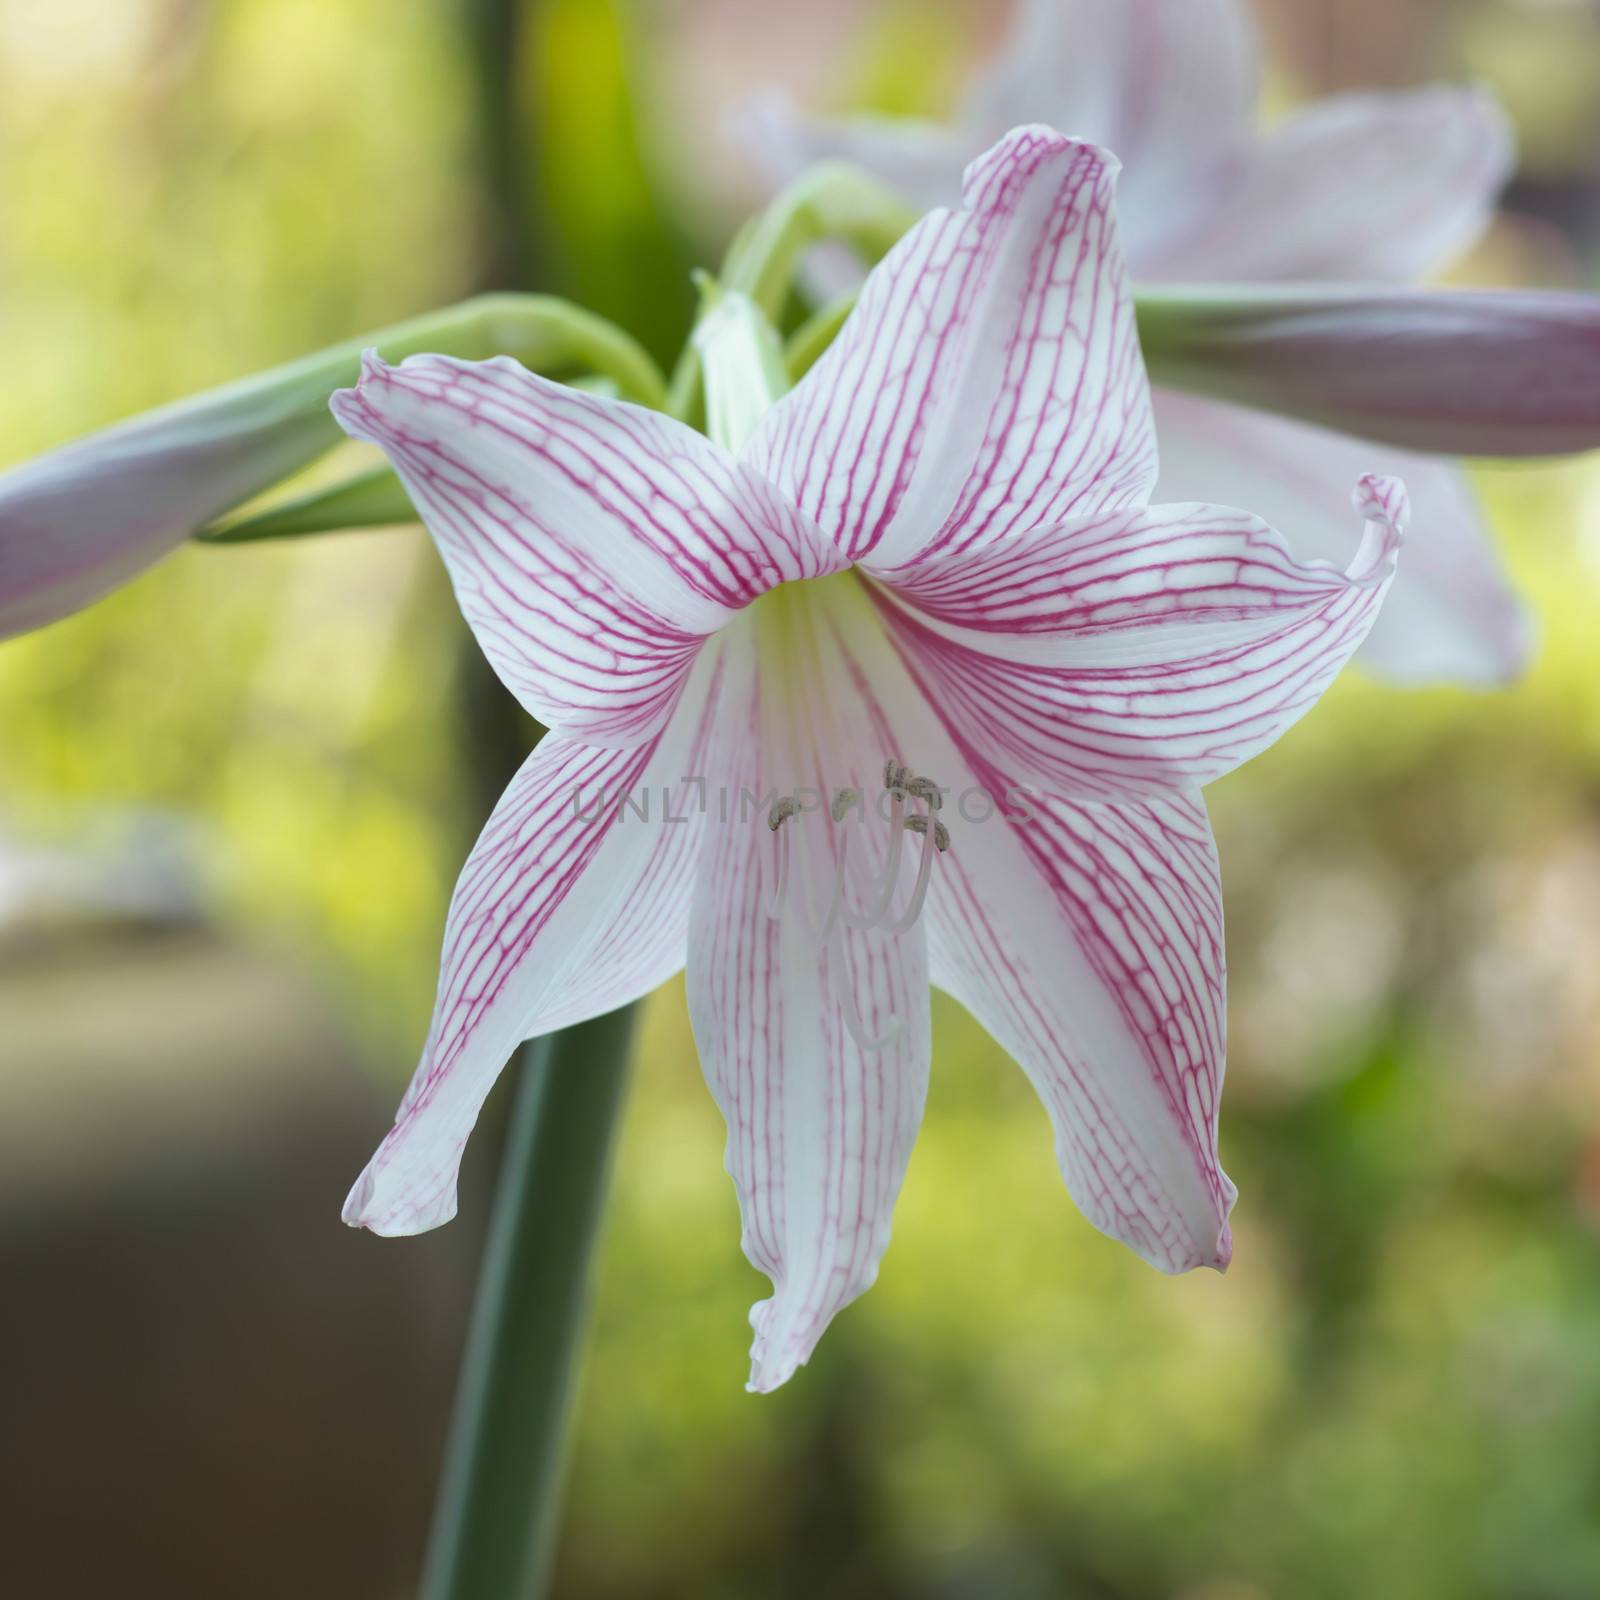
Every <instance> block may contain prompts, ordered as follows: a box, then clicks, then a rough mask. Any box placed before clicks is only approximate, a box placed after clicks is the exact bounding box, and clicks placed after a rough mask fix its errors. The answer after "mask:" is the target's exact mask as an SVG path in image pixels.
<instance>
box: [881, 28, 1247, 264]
mask: <svg viewBox="0 0 1600 1600" xmlns="http://www.w3.org/2000/svg"><path fill="white" fill-rule="evenodd" d="M1259 93H1260V63H1259V60H1258V50H1257V41H1256V33H1255V28H1254V25H1253V22H1252V19H1251V17H1250V14H1249V10H1248V8H1247V7H1246V6H1243V5H1241V4H1240V3H1239V0H1019V3H1018V4H1017V6H1016V8H1015V20H1014V22H1013V23H1012V26H1011V29H1010V32H1009V33H1008V35H1007V37H1006V41H1005V43H1004V44H1003V45H1002V46H1001V49H1000V53H999V55H998V56H997V57H996V58H995V60H994V62H993V63H992V64H991V65H990V66H989V68H988V69H987V70H986V71H985V72H984V73H982V74H981V75H980V76H979V77H978V78H977V80H976V81H975V82H974V85H973V87H972V90H971V92H970V94H969V96H968V99H967V105H966V108H965V120H966V121H967V123H968V125H969V126H971V127H972V128H973V130H974V133H975V134H976V135H977V137H978V138H982V139H992V138H996V137H998V136H999V134H1000V133H1001V132H1002V131H1003V130H1004V129H1006V128H1008V127H1010V126H1011V125H1012V124H1013V123H1015V122H1017V121H1018V120H1020V119H1023V118H1033V119H1037V120H1038V121H1040V122H1048V123H1050V124H1051V125H1052V126H1054V127H1058V128H1060V129H1062V130H1063V132H1066V133H1069V134H1071V135H1072V136H1073V137H1074V138H1078V139H1087V140H1088V141H1089V142H1090V143H1092V144H1098V145H1103V146H1104V147H1105V148H1106V149H1108V150H1114V151H1116V153H1117V157H1118V159H1119V160H1120V161H1121V162H1122V163H1123V166H1124V168H1125V176H1124V178H1123V181H1122V185H1121V194H1120V197H1119V203H1118V211H1119V213H1120V214H1121V217H1122V225H1123V241H1124V247H1125V249H1126V251H1127V255H1128V260H1129V261H1130V263H1132V265H1133V267H1134V269H1135V271H1138V270H1139V266H1140V262H1141V260H1142V259H1143V258H1144V257H1145V256H1146V255H1149V254H1150V253H1151V252H1152V251H1153V250H1154V249H1156V248H1158V247H1159V243H1160V241H1161V239H1162V238H1163V237H1164V236H1165V235H1167V234H1168V233H1169V232H1171V231H1172V229H1173V226H1174V223H1175V222H1176V221H1177V220H1178V219H1181V218H1184V217H1187V216H1189V215H1190V214H1191V213H1192V211H1193V210H1194V209H1195V206H1196V201H1197V195H1196V186H1197V184H1199V183H1201V182H1203V180H1205V179H1207V178H1209V177H1210V176H1211V175H1212V174H1214V173H1215V172H1216V170H1217V169H1218V167H1219V166H1221V165H1222V164H1223V163H1225V162H1226V161H1228V160H1229V159H1230V158H1232V157H1234V156H1235V155H1236V154H1237V153H1238V152H1239V151H1240V150H1241V149H1242V148H1243V147H1245V146H1246V145H1247V144H1248V142H1249V140H1250V137H1251V132H1252V129H1253V126H1254V122H1255V111H1256V101H1257V98H1258V96H1259ZM871 170H873V171H875V172H882V171H883V169H882V168H879V167H876V166H873V167H872V168H871ZM891 181H892V180H891Z"/></svg>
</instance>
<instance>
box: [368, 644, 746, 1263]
mask: <svg viewBox="0 0 1600 1600" xmlns="http://www.w3.org/2000/svg"><path fill="white" fill-rule="evenodd" d="M721 681H722V680H721V675H720V663H719V660H718V650H717V647H716V646H715V645H713V646H711V647H709V648H708V649H707V650H706V651H705V652H704V653H703V655H702V657H701V660H700V662H699V663H697V667H696V674H695V677H694V678H693V680H692V681H691V683H690V685H689V688H688V691H687V692H686V694H685V696H684V699H683V701H682V703H681V705H680V708H679V711H678V713H677V715H676V716H675V717H674V718H673V720H672V722H671V723H670V724H669V726H668V728H667V730H666V732H665V733H664V734H663V735H662V736H661V737H660V738H658V739H656V740H652V741H651V742H650V743H649V744H647V745H644V746H641V747H638V748H633V749H626V750H608V749H602V748H599V747H596V746H591V745H585V744H581V743H579V742H577V741H576V740H574V739H571V738H569V737H568V736H566V735H564V734H560V733H549V734H546V735H545V737H544V738H543V739H542V740H541V741H540V743H539V745H538V747H537V748H536V749H535V750H534V752H533V754H532V755H531V756H529V757H528V759H527V761H526V762H525V763H524V764H523V767H522V770H521V771H520V772H519V773H518V774H517V776H516V777H515V778H513V779H512V780H511V784H510V786H509V787H508V788H507V790H506V792H505V794H504V795H503V796H502V797H501V799H500V802H499V804H498V805H497V806H496V807H495V810H494V814H493V816H491V817H490V819H489V822H488V825H487V826H486V827H485V828H484V830H483V834H482V836H481V837H480V838H479V840H478V842H477V844H476V845H475V846H474V847H473V850H472V854H471V855H470V856H469V857H468V860H467V864H466V866H465V867H464V868H463V869H462V872H461V877H460V880H459V881H458V882H457V884H456V889H455V894H454V896H453V897H452V900H451V903H450V915H449V918H448V920H447V922H446V925H445V937H444V954H443V959H442V962H441V966H440V973H439V993H438V998H437V999H436V1001H435V1003H434V1014H433V1022H432V1024H431V1025H430V1027H429V1031H428V1042H427V1046H426V1048H425V1049H424V1050H423V1053H422V1060H421V1062H420V1064H419V1065H418V1067H417V1071H416V1074H415V1076H414V1077H413V1078H412V1080H411V1086H410V1088H409V1089H407V1091H406V1094H405V1098H404V1099H403V1100H402V1101H401V1103H400V1110H399V1113H398V1115H397V1117H396V1120H395V1125H394V1127H393V1129H392V1130H391V1131H390V1133H389V1134H388V1136H387V1137H386V1138H385V1139H384V1141H383V1143H382V1144H381V1145H380V1146H379V1148H378V1152H377V1154H376V1155H375V1156H374V1157H373V1158H372V1160H371V1161H370V1162H369V1163H368V1165H367V1168H366V1170H365V1171H364V1172H363V1173H362V1174H361V1176H360V1178H359V1179H357V1181H356V1184H355V1187H354V1188H353V1189H352V1190H351V1191H350V1197H349V1199H348V1200H346V1202H345V1208H344V1220H345V1221H346V1222H348V1223H350V1224H351V1225H352V1226H358V1227H366V1228H370V1229H372V1231H373V1232H374V1233H382V1234H408V1233H420V1232H422V1231H424V1230H425V1229H428V1228H435V1227H438V1226H439V1225H440V1224H441V1223H443V1222H448V1221H449V1220H450V1218H451V1217H453V1216H454V1215H455V1209H456V1174H457V1172H458V1171H459V1169H460V1165H461V1156H462V1152H463V1150H464V1148H465V1146H466V1142H467V1137H468V1135H469V1134H470V1133H471V1132H472V1128H473V1125H474V1124H475V1123H476V1121H477V1119H478V1113H479V1111H480V1110H481V1109H482V1107H483V1102H484V1100H485V1098H486V1097H487V1096H488V1093H489V1090H490V1089H491V1088H492V1087H493V1085H494V1081H495V1079H496V1078H498V1077H499V1075H500V1069H501V1068H502V1067H503V1066H504V1065H505V1062H506V1058H507V1057H508V1056H509V1055H510V1054H511V1052H512V1051H513V1050H514V1049H515V1048H516V1046H517V1045H518V1044H519V1043H520V1042H521V1041H522V1040H524V1039H527V1038H531V1037H533V1036H535V1035H537V1034H542V1033H549V1032H552V1031H553V1030H554V1029H556V1028H560V1027H566V1026H568V1025H570V1024H572V1023H574V1022H581V1021H583V1020H584V1019H586V1018H588V1017H593V1016H600V1015H602V1014H603V1013H605V1012H607V1011H612V1010H615V1009H616V1008H617V1007H618V1006H620V1005H625V1004H626V1003H627V1002H628V1001H630V1000H634V999H637V998H638V996H639V995H641V994H645V993H648V992H649V991H650V990H651V989H653V988H655V987H656V986H657V984H659V983H662V982H664V981H665V980H666V979H667V978H669V977H671V976H672V974H673V973H674V972H676V971H678V970H679V969H680V968H681V967H682V966H683V962H684V955H685V944H686V938H687V927H688V914H689V899H690V891H691V886H692V877H693V871H694V865H695V862H696V860H697V859H698V854H699V850H700V847H701V842H702V840H703V837H704V831H705V819H704V813H703V811H702V810H701V809H700V806H699V805H698V803H697V800H698V798H699V797H698V796H697V795H696V792H695V790H694V788H693V786H692V785H689V784H686V783H685V782H684V779H685V778H686V777H690V776H694V775H695V774H698V773H700V772H702V771H704V756H705V749H706V744H707V740H708V738H709V734H710V730H711V728H712V727H713V726H714V722H715V718H716V715H717V708H718V705H719V703H720V699H721V693H720V689H721ZM658 805H659V806H660V807H661V808H662V809H661V810H660V811H657V810H655V809H653V808H654V807H655V806H658ZM641 806H643V807H646V808H650V809H648V815H646V816H640V815H639V814H638V808H639V807H641ZM674 818H681V819H682V820H681V821H674V820H672V819H674Z"/></svg>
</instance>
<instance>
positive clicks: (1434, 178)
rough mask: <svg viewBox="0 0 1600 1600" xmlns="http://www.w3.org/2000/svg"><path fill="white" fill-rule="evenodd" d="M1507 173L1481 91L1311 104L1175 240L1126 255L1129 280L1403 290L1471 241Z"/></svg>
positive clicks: (1507, 137)
mask: <svg viewBox="0 0 1600 1600" xmlns="http://www.w3.org/2000/svg"><path fill="white" fill-rule="evenodd" d="M1119 154H1122V155H1123V157H1124V159H1125V160H1130V162H1131V158H1130V157H1129V156H1128V153H1127V152H1126V151H1119ZM1514 163H1515V147H1514V142H1513V139H1512V134H1511V128H1510V124H1509V123H1508V121H1507V120H1506V117H1505V114H1504V113H1503V112H1502V111H1501V110H1500V108H1499V106H1498V105H1497V104H1496V102H1495V100H1494V99H1493V97H1492V96H1490V95H1489V94H1487V93H1485V92H1484V91H1482V90H1478V89H1458V88H1452V87H1447V86H1442V85H1440V86H1435V87H1432V88H1426V89H1415V90H1408V91H1407V92H1405V93H1401V94H1392V93H1391V94H1352V95H1341V96H1339V97H1337V98H1334V99H1330V100H1323V101H1319V102H1318V103H1316V104H1315V105H1312V106H1309V107H1307V108H1306V109H1305V110H1303V111H1300V112H1297V113H1295V114H1294V115H1293V116H1291V117H1289V118H1287V119H1286V120H1285V121H1284V122H1282V123H1280V124H1279V125H1278V126H1277V127H1276V128H1273V129H1272V130H1270V131H1269V132H1267V133H1265V134H1263V135H1262V137H1261V138H1260V140H1259V141H1258V142H1257V143H1256V144H1255V145H1254V146H1253V147H1252V148H1251V150H1250V151H1249V153H1248V155H1246V156H1243V157H1242V158H1241V159H1240V160H1239V161H1238V162H1237V163H1236V165H1235V166H1234V167H1233V169H1232V170H1231V171H1229V172H1227V173H1226V174H1224V175H1223V176H1222V178H1221V179H1220V181H1218V182H1217V183H1215V184H1214V185H1213V186H1212V188H1211V190H1210V191H1209V192H1208V196H1207V203H1206V204H1205V206H1204V207H1203V208H1198V207H1197V208H1195V209H1194V210H1193V211H1192V212H1191V213H1190V215H1189V216H1188V218H1187V219H1186V221H1185V225H1184V226H1183V227H1182V229H1181V230H1180V229H1174V230H1172V231H1171V232H1170V234H1169V236H1168V238H1167V240H1166V241H1165V243H1164V244H1163V246H1162V247H1161V248H1159V249H1157V250H1153V251H1150V252H1148V253H1141V254H1139V255H1137V256H1132V261H1133V267H1134V271H1135V272H1136V273H1137V274H1138V276H1139V278H1140V280H1141V281H1145V280H1160V279H1169V280H1170V279H1174V278H1180V279H1187V280H1188V281H1189V282H1191V283H1205V282H1221V281H1240V282H1262V281H1267V280H1271V279H1293V278H1298V279H1302V280H1306V279H1310V280H1317V279H1330V278H1332V279H1338V278H1359V279H1376V280H1381V281H1384V282H1395V283H1404V282H1407V281H1409V280H1411V279H1415V278H1420V277H1425V276H1427V275H1429V274H1430V273H1433V272H1435V271H1437V270H1438V269H1439V268H1441V267H1443V266H1446V265H1448V264H1449V263H1450V261H1452V260H1453V259H1454V258H1455V257H1456V256H1458V255H1459V254H1460V253H1461V252H1462V251H1463V250H1465V249H1467V248H1468V247H1469V246H1471V245H1472V244H1474V243H1475V242H1476V241H1477V239H1478V237H1479V236H1480V235H1481V234H1482V232H1483V230H1484V228H1485V227H1486V226H1487V224H1488V222H1489V219H1490V218H1491V217H1492V216H1493V214H1494V206H1495V201H1496V198H1497V197H1498V195H1499V193H1500V190H1501V189H1502V188H1503V187H1504V186H1505V183H1506V180H1507V179H1508V178H1509V177H1510V175H1511V171H1512V167H1513V165H1514ZM1130 255H1131V251H1130Z"/></svg>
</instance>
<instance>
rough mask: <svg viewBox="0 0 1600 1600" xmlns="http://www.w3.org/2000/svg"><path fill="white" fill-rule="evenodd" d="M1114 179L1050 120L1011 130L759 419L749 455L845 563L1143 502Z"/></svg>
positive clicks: (1107, 165)
mask: <svg viewBox="0 0 1600 1600" xmlns="http://www.w3.org/2000/svg"><path fill="white" fill-rule="evenodd" d="M1116 170H1117V164H1116V161H1115V158H1114V157H1111V156H1109V155H1107V154H1106V153H1105V152H1104V151H1101V150H1098V149H1096V148H1094V147H1093V146H1091V145H1084V144H1079V143H1077V142H1075V141H1073V140H1070V139H1064V138H1062V137H1061V135H1059V134H1056V133H1053V132H1051V131H1050V130H1049V129H1046V128H1021V129H1018V130H1017V131H1016V132H1014V133H1011V134H1009V135H1007V137H1006V138H1005V139H1003V140H1002V141H1001V142H1000V143H999V144H997V145H996V146H995V147H994V148H993V149H992V150H991V151H989V152H988V153H987V154H986V155H984V156H982V157H981V158H979V159H978V160H977V161H975V162H974V163H973V164H972V165H971V166H970V167H969V168H968V169H967V174H966V180H965V187H964V195H965V204H966V209H965V210H962V211H935V212H932V213H931V214H930V215H928V216H926V217H924V218H923V219H922V221H921V222H919V223H918V224H917V226H916V227H915V228H913V229H912V230H911V232H910V233H909V234H907V235H906V237H905V238H904V239H902V240H901V242H900V243H899V244H898V245H897V246H896V247H895V249H894V250H893V251H891V252H890V254H889V255H888V256H887V257H886V258H885V259H884V261H883V262H882V263H880V265H879V266H878V267H877V268H876V269H875V270H874V271H873V272H872V274H871V275H870V277H869V278H868V279H867V283H866V286H865V288H864V289H863V291H862V295H861V300H860V302H859V304H858V305H857V307H856V310H855V312H854V313H853V314H852V315H851V317H850V319H849V321H848V322H847V323H846V324H845V326H844V328H843V329H842V330H841V331H840V334H839V336H838V338H837V339H836V340H835V341H834V343H833V345H832V346H830V348H829V350H828V352H827V354H826V355H824V356H823V358H822V360H821V361H819V362H818V363H817V365H816V366H815V367H813V368H812V370H811V371H810V372H809V373H808V374H807V375H806V377H805V378H804V379H803V380H802V381H801V383H800V384H799V386H798V387H797V388H796V389H794V390H793V391H792V392H791V393H790V394H788V395H787V396H785V397H784V398H783V399H782V400H780V401H779V402H778V404H777V405H775V406H774V407H773V408H772V410H771V411H770V412H768V413H767V416H766V418H765V420H764V421H763V423H762V425H761V427H760V428H759V429H758V430H757V432H756V434H755V436H754V438H753V439H752V440H751V442H750V445H749V446H748V447H747V450H746V452H745V458H746V459H748V460H749V461H750V462H751V463H752V465H754V466H755V467H757V468H758V469H760V470H761V471H762V472H763V473H765V474H766V475H767V476H768V477H769V478H771V480H772V481H773V482H774V483H776V484H777V485H778V487H779V488H780V489H782V490H783V492H784V493H785V494H786V495H788V496H789V497H790V498H791V499H792V500H793V501H794V502H795V504H796V505H798V506H799V507H800V509H801V510H802V511H803V512H805V513H806V515H807V516H809V517H810V518H812V519H813V520H814V521H815V522H816V524H817V525H818V526H819V527H820V528H822V529H823V531H824V532H825V533H826V534H828V535H829V536H830V537H831V538H832V539H833V540H834V541H835V543H836V544H837V545H838V547H839V549H840V550H841V551H843V552H844V553H845V554H846V555H848V556H849V557H851V558H852V559H856V558H861V557H866V556H868V555H870V556H871V558H872V560H873V561H874V562H877V563H882V564H888V565H896V566H899V565H904V564H906V563H908V562H910V561H913V560H915V559H916V558H917V557H918V556H919V555H921V554H923V553H925V552H936V551H942V550H946V549H964V548H968V547H970V546H973V545H976V544H980V543H984V542H987V541H990V540H994V539H998V538H1001V537H1003V536H1004V535H1006V534H1008V533H1011V532H1014V531H1017V530H1023V529H1029V528H1035V527H1040V526H1045V525H1048V524H1050V523H1053V522H1060V521H1062V520H1064V519H1065V518H1067V517H1069V516H1074V515H1086V514H1092V513H1093V512H1096V511H1099V510H1103V509H1105V508H1108V507H1114V506H1125V505H1132V504H1136V503H1138V502H1139V501H1140V500H1142V499H1144V498H1146V497H1147V495H1148V492H1149V487H1150V485H1151V483H1152V482H1153V480H1154V476H1155V449H1154V435H1153V431H1152V428H1151V423H1150V405H1149V392H1148V386H1147V384H1146V382H1145V376H1144V366H1143V361H1142V358H1141V357H1140V354H1139V346H1138V340H1137V337H1136V335H1135V330H1134V325H1133V317H1132V307H1131V302H1130V300H1129V298H1128V293H1127V286H1126V280H1125V276H1124V273H1123V268H1122V261H1121V257H1120V253H1119V251H1118V247H1117V241H1116V222H1115V218H1114V215H1113V200H1114V188H1115V175H1116Z"/></svg>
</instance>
